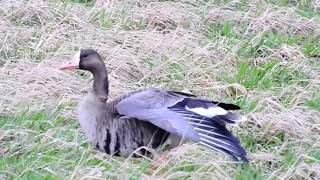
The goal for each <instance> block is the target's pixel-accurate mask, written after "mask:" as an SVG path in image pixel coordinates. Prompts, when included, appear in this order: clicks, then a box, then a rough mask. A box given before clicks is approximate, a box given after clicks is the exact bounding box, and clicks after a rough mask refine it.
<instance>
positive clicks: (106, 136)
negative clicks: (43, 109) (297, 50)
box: [60, 49, 248, 162]
mask: <svg viewBox="0 0 320 180" xmlns="http://www.w3.org/2000/svg"><path fill="white" fill-rule="evenodd" d="M60 69H61V70H75V69H80V70H85V71H90V72H91V73H92V74H93V78H94V82H93V88H92V91H91V92H90V93H89V94H88V95H87V96H86V97H85V98H84V99H83V100H82V101H81V103H80V105H79V109H78V120H79V123H80V126H81V128H82V129H83V131H84V132H85V135H86V136H87V138H88V139H89V141H90V142H91V143H92V145H93V146H94V147H95V148H96V149H98V150H100V151H103V152H105V153H107V154H113V155H116V156H129V155H131V154H132V153H133V152H134V151H135V150H136V149H137V148H139V147H148V148H152V149H157V148H159V147H161V145H164V144H169V145H170V147H176V146H178V145H179V143H180V141H183V142H186V141H194V142H197V143H199V144H201V145H203V146H205V147H208V148H210V149H213V150H216V151H219V152H222V153H224V154H227V155H228V156H230V157H232V158H233V159H234V160H236V161H245V162H247V161H248V160H247V158H246V155H247V154H246V151H245V149H244V148H243V147H241V145H240V142H239V140H238V139H237V138H236V137H235V136H234V135H232V134H231V132H230V131H228V129H227V128H226V125H236V124H238V123H240V122H242V121H244V120H245V118H244V117H242V116H240V115H238V114H235V113H233V112H231V110H238V109H240V107H238V106H236V105H233V104H226V103H220V102H215V101H211V100H207V99H202V98H199V97H196V96H195V95H192V94H187V93H182V92H176V91H170V90H166V89H161V88H147V89H142V90H137V91H133V92H131V93H129V94H126V95H123V96H120V97H118V98H116V99H114V100H113V101H108V94H109V81H108V71H107V68H106V66H105V64H104V62H103V61H102V58H101V56H100V55H99V53H98V52H97V51H95V50H93V49H81V50H80V51H79V52H77V53H76V54H75V55H74V57H73V58H72V60H71V61H70V62H68V63H66V64H64V65H62V66H61V67H60ZM140 153H141V154H143V155H145V154H146V153H148V151H146V150H144V149H141V150H140Z"/></svg>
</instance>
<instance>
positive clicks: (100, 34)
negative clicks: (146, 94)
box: [0, 0, 320, 180]
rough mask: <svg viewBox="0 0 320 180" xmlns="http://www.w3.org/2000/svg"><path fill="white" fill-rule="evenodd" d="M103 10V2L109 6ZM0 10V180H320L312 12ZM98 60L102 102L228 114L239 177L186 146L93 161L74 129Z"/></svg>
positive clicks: (75, 5) (138, 7)
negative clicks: (156, 90)
mask: <svg viewBox="0 0 320 180" xmlns="http://www.w3.org/2000/svg"><path fill="white" fill-rule="evenodd" d="M108 2H109V1H108ZM2 4H3V5H2V6H1V7H0V22H1V23H0V24H1V25H0V37H1V41H0V47H1V48H0V71H1V72H0V87H1V88H0V94H1V96H0V156H1V159H0V179H50V180H51V179H90V178H95V179H106V178H107V179H156V178H159V179H239V180H242V179H319V178H320V169H319V168H320V167H319V164H320V151H319V148H320V143H319V142H320V141H319V132H320V118H319V117H320V95H319V92H318V91H319V89H320V82H319V78H320V64H319V62H318V61H319V56H320V45H319V42H320V41H319V38H320V36H319V32H320V27H319V22H320V16H319V2H318V1H317V0H314V1H312V0H303V1H287V0H259V1H233V0H212V1H197V2H194V1H189V0H187V1H183V2H178V1H152V2H151V1H121V2H120V1H119V2H118V1H112V3H111V2H110V3H104V1H100V0H97V1H91V0H66V1H59V0H51V1H48V2H44V1H38V0H32V1H8V2H3V3H2ZM80 47H88V48H95V49H97V50H98V51H99V52H100V53H101V54H102V55H103V56H104V58H105V62H106V65H107V67H108V70H109V74H110V81H111V84H110V85H111V87H110V93H111V94H110V98H111V99H113V98H115V97H117V96H119V95H121V94H123V93H126V92H129V91H131V90H136V89H139V88H143V87H148V86H157V87H167V88H170V89H173V90H179V91H182V90H183V91H186V92H191V93H194V94H197V95H199V96H203V97H207V98H210V99H214V100H216V101H223V102H228V103H235V104H238V105H239V106H241V107H242V110H241V111H240V112H239V113H241V114H243V115H245V116H246V117H247V118H248V121H246V122H244V123H242V124H241V125H240V126H237V127H230V129H231V130H232V131H233V133H234V134H235V135H236V136H237V137H239V139H240V140H241V144H242V145H243V146H244V147H245V149H246V150H247V151H248V154H249V159H250V163H249V164H248V165H238V164H235V163H234V162H232V161H231V160H230V159H228V158H227V157H225V156H223V155H221V154H219V153H217V152H214V151H211V150H208V149H207V148H205V147H202V146H199V145H195V144H184V145H183V146H181V147H178V148H176V149H173V150H171V151H168V152H166V154H165V156H166V157H167V158H166V160H164V162H157V161H156V159H148V158H141V159H136V158H132V157H129V158H123V157H112V156H108V155H105V154H103V153H100V152H97V151H95V150H93V149H92V147H91V145H90V144H89V143H88V140H87V138H86V137H85V136H84V134H83V131H82V130H81V129H80V127H79V123H78V122H77V120H76V116H75V115H76V107H77V105H78V103H79V101H80V100H81V99H82V98H83V96H85V94H86V93H87V92H88V91H90V88H91V83H92V81H91V78H92V77H91V75H90V74H88V73H83V72H75V73H64V72H61V71H59V70H57V67H58V66H59V65H60V63H62V62H64V61H65V60H67V59H69V58H70V57H71V56H72V55H73V53H74V52H75V50H77V49H79V48H80Z"/></svg>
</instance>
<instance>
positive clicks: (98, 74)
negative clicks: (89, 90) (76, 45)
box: [59, 49, 109, 102]
mask: <svg viewBox="0 0 320 180" xmlns="http://www.w3.org/2000/svg"><path fill="white" fill-rule="evenodd" d="M59 69H60V70H77V69H79V70H84V71H89V72H91V73H92V74H93V79H94V82H93V93H94V95H96V96H97V97H98V99H100V100H101V101H102V102H106V100H107V98H108V93H109V81H108V72H107V68H106V66H105V63H104V62H103V60H102V58H101V56H100V54H99V53H98V52H97V51H95V50H93V49H81V50H80V51H78V52H77V53H76V54H75V55H74V56H73V57H72V58H71V60H70V61H69V62H67V63H65V64H63V65H62V66H60V68H59Z"/></svg>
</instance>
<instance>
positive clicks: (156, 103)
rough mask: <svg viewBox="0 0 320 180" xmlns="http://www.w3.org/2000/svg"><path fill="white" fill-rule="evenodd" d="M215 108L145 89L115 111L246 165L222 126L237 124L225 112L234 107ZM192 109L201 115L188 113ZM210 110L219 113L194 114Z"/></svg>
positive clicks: (171, 93) (243, 154) (238, 147)
mask: <svg viewBox="0 0 320 180" xmlns="http://www.w3.org/2000/svg"><path fill="white" fill-rule="evenodd" d="M220 105H221V103H220ZM218 106H219V103H217V102H213V101H208V100H202V99H197V98H196V97H194V96H193V95H189V94H185V93H179V92H174V91H165V90H161V89H149V90H145V91H140V92H138V93H136V94H133V95H130V96H128V97H126V98H124V99H123V100H121V101H120V102H119V103H118V104H117V105H116V108H117V110H118V112H119V113H120V114H122V115H125V116H128V117H133V118H136V119H139V120H144V121H149V122H151V123H153V124H155V125H156V126H158V127H160V128H162V129H165V130H166V131H168V132H170V133H174V134H177V135H179V136H185V137H186V138H189V139H191V140H194V141H196V142H198V143H200V144H202V145H204V146H207V147H209V148H211V149H214V150H217V151H219V152H223V153H225V154H227V155H229V156H231V157H233V158H234V159H236V160H243V161H247V158H246V151H245V150H244V149H243V148H242V147H241V145H240V142H239V140H238V139H237V138H236V137H235V136H233V135H232V134H231V132H230V131H228V130H227V128H226V126H225V125H226V124H235V123H238V122H239V121H240V120H239V119H240V118H239V116H238V115H236V114H234V113H231V112H228V111H227V110H226V109H228V108H230V109H236V108H237V107H236V105H234V106H231V105H227V104H223V103H222V106H225V107H227V108H226V109H221V108H223V107H221V106H220V107H218ZM216 107H217V108H216ZM195 108H197V110H199V109H200V110H201V111H192V110H193V109H195ZM201 108H202V109H201ZM210 108H211V110H219V113H216V114H217V115H215V113H213V112H210V113H208V114H210V116H204V115H203V114H198V113H196V112H201V113H202V112H206V111H208V110H210ZM219 108H220V109H219Z"/></svg>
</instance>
